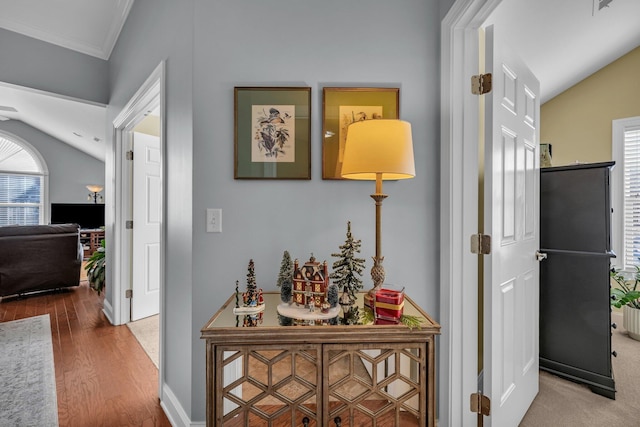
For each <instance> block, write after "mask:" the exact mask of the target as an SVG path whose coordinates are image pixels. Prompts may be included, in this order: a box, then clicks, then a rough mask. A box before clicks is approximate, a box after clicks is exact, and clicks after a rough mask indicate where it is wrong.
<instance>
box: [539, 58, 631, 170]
mask: <svg viewBox="0 0 640 427" xmlns="http://www.w3.org/2000/svg"><path fill="white" fill-rule="evenodd" d="M542 84H544V82H542ZM634 116H640V47H637V48H635V49H634V50H632V51H631V52H629V53H628V54H626V55H625V56H623V57H621V58H619V59H618V60H616V61H614V62H612V63H611V64H609V65H607V66H606V67H604V68H602V69H601V70H600V71H598V72H596V73H594V74H592V75H591V76H589V77H587V78H586V79H584V80H583V81H581V82H580V83H578V84H576V85H575V86H573V87H571V88H569V89H567V90H566V91H564V92H563V93H561V94H560V95H558V96H556V97H555V98H553V99H551V100H549V101H547V102H545V103H544V104H543V105H542V107H541V108H540V142H541V143H550V144H552V150H553V160H552V163H553V166H562V165H566V164H570V163H575V162H576V161H579V162H581V163H591V162H603V161H609V160H611V121H612V120H615V119H623V118H627V117H634Z"/></svg>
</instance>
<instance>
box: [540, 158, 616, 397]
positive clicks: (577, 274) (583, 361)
mask: <svg viewBox="0 0 640 427" xmlns="http://www.w3.org/2000/svg"><path fill="white" fill-rule="evenodd" d="M613 164H614V162H606V163H591V164H581V165H571V166H559V167H551V168H544V169H540V251H541V252H543V253H546V254H547V259H545V260H543V261H542V262H541V263H540V368H541V369H544V370H546V371H548V372H551V373H553V374H556V375H559V376H561V377H564V378H567V379H570V380H573V381H577V382H581V383H584V384H586V385H588V386H589V387H590V388H591V390H592V391H593V392H595V393H598V394H601V395H603V396H606V397H609V398H611V399H615V382H614V379H613V372H612V370H611V356H612V354H611V307H610V299H609V298H610V297H609V286H610V283H609V280H610V279H609V271H610V268H611V266H610V264H611V258H612V257H614V256H615V255H614V254H613V252H612V251H611V196H610V172H611V169H612V167H613Z"/></svg>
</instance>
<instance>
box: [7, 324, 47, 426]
mask: <svg viewBox="0 0 640 427" xmlns="http://www.w3.org/2000/svg"><path fill="white" fill-rule="evenodd" d="M0 426H2V427H9V426H11V427H18V426H19V427H31V426H34V427H35V426H37V427H51V426H54V427H57V426H58V399H57V397H56V375H55V370H54V366H53V345H52V344H51V323H50V321H49V315H42V316H36V317H28V318H26V319H20V320H14V321H12V322H4V323H0Z"/></svg>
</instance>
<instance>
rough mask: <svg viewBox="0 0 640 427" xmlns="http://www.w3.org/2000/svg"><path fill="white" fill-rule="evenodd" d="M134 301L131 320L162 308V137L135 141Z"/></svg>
mask: <svg viewBox="0 0 640 427" xmlns="http://www.w3.org/2000/svg"><path fill="white" fill-rule="evenodd" d="M133 151H134V155H133V199H134V200H133V224H134V226H133V268H132V270H133V298H132V299H131V320H138V319H142V318H144V317H148V316H152V315H154V314H158V312H159V309H160V268H161V266H160V212H161V206H160V201H161V194H160V191H161V182H160V138H158V137H157V136H151V135H146V134H143V133H138V132H135V133H134V138H133Z"/></svg>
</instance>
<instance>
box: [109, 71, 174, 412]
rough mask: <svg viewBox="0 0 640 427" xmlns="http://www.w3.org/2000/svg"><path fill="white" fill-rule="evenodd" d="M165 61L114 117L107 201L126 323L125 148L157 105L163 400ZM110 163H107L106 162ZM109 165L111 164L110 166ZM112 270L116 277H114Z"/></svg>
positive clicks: (128, 209)
mask: <svg viewBox="0 0 640 427" xmlns="http://www.w3.org/2000/svg"><path fill="white" fill-rule="evenodd" d="M165 68H166V64H165V61H161V62H160V64H159V65H158V66H157V67H156V68H155V70H153V72H152V73H151V75H150V76H149V77H148V78H147V79H146V80H145V82H144V83H143V84H142V86H141V87H140V88H139V89H138V91H137V92H136V93H135V94H134V95H133V97H132V98H131V100H129V102H128V103H127V104H126V105H125V107H124V108H123V109H122V111H121V112H120V114H118V116H117V117H116V118H115V120H114V121H113V134H114V135H113V140H114V144H113V154H114V161H113V166H112V167H113V180H114V183H115V185H114V193H113V200H114V203H113V204H112V205H110V204H107V206H106V209H109V213H110V214H111V218H113V219H114V221H113V224H112V226H113V227H112V228H111V227H109V226H107V228H106V233H105V234H106V242H107V245H109V244H110V246H108V247H107V257H109V256H110V254H111V257H112V259H107V265H111V266H113V267H112V270H107V286H111V288H112V289H113V294H112V303H113V319H114V320H115V322H116V323H115V324H124V323H127V322H129V321H130V320H131V319H130V300H129V299H127V298H126V293H125V291H126V290H127V289H131V269H132V266H131V257H132V252H131V244H132V234H133V233H131V230H127V229H125V221H127V220H131V219H132V217H131V214H132V212H133V210H132V209H133V206H132V204H131V193H132V191H133V189H132V186H131V183H132V182H133V179H132V170H131V168H132V165H131V163H132V162H128V161H127V160H125V152H126V151H127V150H129V149H130V147H131V135H132V131H133V128H134V127H135V126H136V125H137V124H138V123H140V121H142V120H143V119H144V117H145V114H146V113H147V112H148V111H150V110H153V109H155V108H158V110H159V112H160V113H159V114H160V186H161V191H160V206H161V208H160V272H159V273H160V274H159V276H160V295H159V298H160V313H159V319H160V320H159V322H160V328H159V334H160V336H159V349H160V358H159V359H160V360H159V367H158V395H159V396H160V400H161V403H162V396H163V394H162V385H163V384H164V355H165V351H164V334H165V320H164V313H165V301H164V298H165V297H164V295H165V292H164V289H165V272H164V266H165V257H166V248H165V245H166V230H165V227H166V225H165V218H166V206H165V200H166V197H165V192H166V184H165V183H166V179H165V173H166V168H165V152H166V148H165V147H166V142H165V129H164V120H165V119H164V118H165V99H166V98H165V96H166V95H165V75H166V71H165ZM105 166H107V165H105ZM107 167H108V166H107ZM111 273H113V278H115V280H111V277H110V276H111Z"/></svg>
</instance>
